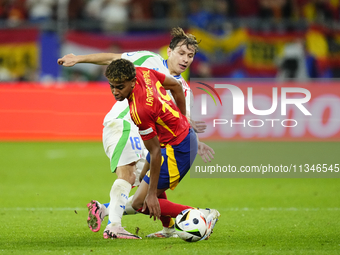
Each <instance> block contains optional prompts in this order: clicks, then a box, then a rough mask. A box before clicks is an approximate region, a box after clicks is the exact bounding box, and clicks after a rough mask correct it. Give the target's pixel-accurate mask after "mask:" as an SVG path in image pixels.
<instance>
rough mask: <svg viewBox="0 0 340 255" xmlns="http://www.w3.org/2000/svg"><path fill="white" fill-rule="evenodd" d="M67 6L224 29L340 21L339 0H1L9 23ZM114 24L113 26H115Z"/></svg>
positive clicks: (115, 17) (82, 15)
mask: <svg viewBox="0 0 340 255" xmlns="http://www.w3.org/2000/svg"><path fill="white" fill-rule="evenodd" d="M58 5H66V6H67V7H66V8H67V10H66V13H67V18H68V20H69V21H75V20H77V21H79V20H85V21H86V20H88V19H91V20H98V21H102V22H103V24H104V26H105V28H106V29H109V30H110V24H113V23H125V22H129V21H147V20H160V19H171V20H176V19H177V20H178V19H181V20H187V21H188V22H189V23H190V25H194V26H198V27H200V28H203V29H207V30H210V31H212V32H214V33H217V34H220V33H223V32H224V30H223V26H222V23H224V22H226V21H228V19H232V18H259V19H273V20H276V21H280V20H291V21H297V20H300V19H302V20H305V21H309V22H329V21H339V17H340V1H339V0H214V1H203V0H189V1H182V0H143V1H140V0H0V20H2V21H7V22H8V24H10V25H17V24H20V23H22V22H27V21H30V22H45V21H49V20H56V19H57V18H58ZM111 27H112V26H111Z"/></svg>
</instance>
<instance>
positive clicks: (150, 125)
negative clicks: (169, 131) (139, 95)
mask: <svg viewBox="0 0 340 255" xmlns="http://www.w3.org/2000/svg"><path fill="white" fill-rule="evenodd" d="M139 114H140V119H142V122H141V123H140V124H139V125H138V128H139V134H140V136H141V137H142V140H143V141H145V140H150V139H151V138H153V137H155V136H156V135H157V131H156V120H155V119H154V117H153V112H151V111H146V110H143V111H139Z"/></svg>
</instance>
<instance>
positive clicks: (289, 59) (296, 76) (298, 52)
mask: <svg viewBox="0 0 340 255" xmlns="http://www.w3.org/2000/svg"><path fill="white" fill-rule="evenodd" d="M277 78H278V80H279V81H287V80H295V81H305V80H307V79H308V72H307V67H306V54H305V48H304V43H303V41H302V40H298V39H297V40H296V41H294V42H291V43H287V44H286V45H285V47H284V50H283V55H282V56H281V58H280V59H278V76H277Z"/></svg>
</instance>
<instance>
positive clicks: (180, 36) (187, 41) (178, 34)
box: [169, 27, 200, 54]
mask: <svg viewBox="0 0 340 255" xmlns="http://www.w3.org/2000/svg"><path fill="white" fill-rule="evenodd" d="M171 36H172V39H171V42H170V45H169V47H170V49H172V50H174V49H175V48H176V46H177V45H178V43H180V42H182V44H181V45H180V46H182V45H186V46H187V47H188V48H189V45H190V46H192V47H193V48H194V50H195V54H196V53H197V51H198V44H199V43H200V42H197V39H196V37H195V36H194V35H192V34H186V33H185V32H184V31H183V29H182V28H180V27H175V28H173V29H172V30H171Z"/></svg>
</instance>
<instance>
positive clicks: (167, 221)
mask: <svg viewBox="0 0 340 255" xmlns="http://www.w3.org/2000/svg"><path fill="white" fill-rule="evenodd" d="M158 198H161V199H167V196H166V193H165V191H164V192H163V193H162V194H160V195H159V197H158ZM160 220H161V222H162V225H163V227H166V228H169V227H172V225H173V224H174V223H173V221H172V220H171V217H170V216H169V215H166V216H161V218H160ZM170 225H171V226H170Z"/></svg>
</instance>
